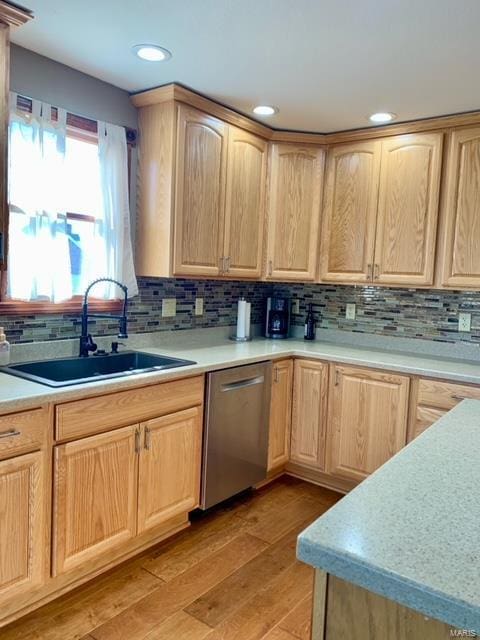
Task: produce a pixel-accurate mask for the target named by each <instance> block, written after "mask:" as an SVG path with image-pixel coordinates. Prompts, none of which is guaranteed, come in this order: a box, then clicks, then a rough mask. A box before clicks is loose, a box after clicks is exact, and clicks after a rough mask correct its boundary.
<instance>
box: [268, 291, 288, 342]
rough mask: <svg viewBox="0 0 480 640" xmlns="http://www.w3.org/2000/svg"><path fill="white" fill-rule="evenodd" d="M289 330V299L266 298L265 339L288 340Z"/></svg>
mask: <svg viewBox="0 0 480 640" xmlns="http://www.w3.org/2000/svg"><path fill="white" fill-rule="evenodd" d="M289 330H290V300H289V298H267V307H266V313H265V337H266V338H275V339H277V340H278V339H285V338H288V333H289Z"/></svg>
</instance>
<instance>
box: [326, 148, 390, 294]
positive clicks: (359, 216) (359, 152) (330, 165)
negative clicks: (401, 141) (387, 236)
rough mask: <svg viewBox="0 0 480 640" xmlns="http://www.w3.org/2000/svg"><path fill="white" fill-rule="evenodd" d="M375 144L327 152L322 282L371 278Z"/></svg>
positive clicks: (377, 173) (377, 172)
mask: <svg viewBox="0 0 480 640" xmlns="http://www.w3.org/2000/svg"><path fill="white" fill-rule="evenodd" d="M381 145H382V143H381V142H380V141H376V140H373V141H368V142H359V143H356V144H347V145H339V146H335V147H331V148H330V149H329V150H328V156H327V169H326V176H325V194H324V206H323V227H322V232H321V249H320V277H321V279H322V280H328V281H329V282H350V281H351V282H368V281H370V280H371V279H372V269H373V255H374V249H375V227H376V219H377V199H378V183H379V179H380V156H381Z"/></svg>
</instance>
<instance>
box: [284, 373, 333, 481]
mask: <svg viewBox="0 0 480 640" xmlns="http://www.w3.org/2000/svg"><path fill="white" fill-rule="evenodd" d="M327 394H328V365H327V364H325V363H324V362H318V361H317V360H295V366H294V376H293V412H292V438H291V442H290V460H292V462H297V463H298V464H303V465H307V466H309V467H314V468H315V469H319V470H321V471H323V470H324V469H325V427H326V418H327Z"/></svg>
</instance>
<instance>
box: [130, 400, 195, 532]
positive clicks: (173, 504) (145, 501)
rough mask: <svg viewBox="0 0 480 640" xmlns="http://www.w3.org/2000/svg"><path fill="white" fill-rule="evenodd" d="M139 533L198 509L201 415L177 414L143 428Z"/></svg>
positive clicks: (188, 410) (186, 412)
mask: <svg viewBox="0 0 480 640" xmlns="http://www.w3.org/2000/svg"><path fill="white" fill-rule="evenodd" d="M142 430H143V449H142V451H141V454H140V467H139V492H138V533H141V532H143V531H146V530H147V529H150V528H152V527H155V526H156V525H158V524H161V523H162V522H165V521H166V520H168V519H169V518H172V517H174V516H176V515H178V514H180V513H186V512H188V511H191V510H192V509H195V507H198V502H199V497H200V465H201V440H202V413H201V409H200V408H199V407H192V408H191V409H186V410H185V411H178V412H177V413H173V414H171V415H167V416H163V417H161V418H157V419H155V420H149V421H148V422H145V423H144V424H143V425H142Z"/></svg>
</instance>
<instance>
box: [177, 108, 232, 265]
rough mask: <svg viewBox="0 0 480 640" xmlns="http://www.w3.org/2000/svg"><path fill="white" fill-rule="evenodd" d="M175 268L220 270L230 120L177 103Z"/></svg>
mask: <svg viewBox="0 0 480 640" xmlns="http://www.w3.org/2000/svg"><path fill="white" fill-rule="evenodd" d="M176 157H177V162H176V172H175V222H174V238H175V239H174V274H175V275H197V274H198V275H204V276H208V275H213V276H215V275H218V274H219V271H220V270H221V266H220V262H219V261H220V260H221V259H222V249H223V229H224V216H223V203H224V190H225V177H226V160H227V126H226V125H225V124H224V123H223V122H221V121H220V120H217V119H216V118H212V117H211V116H208V115H206V114H204V113H201V112H200V111H197V110H196V109H190V108H188V107H185V106H183V105H181V106H180V107H179V108H178V124H177V153H176Z"/></svg>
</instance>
